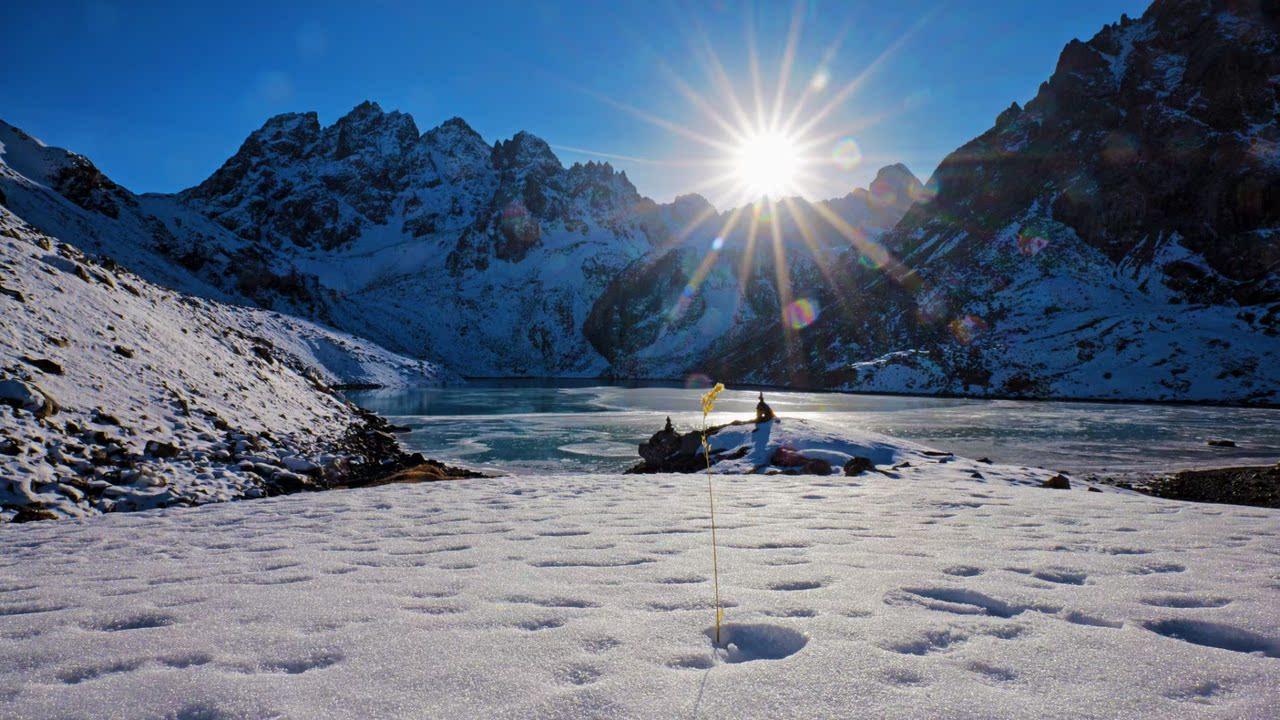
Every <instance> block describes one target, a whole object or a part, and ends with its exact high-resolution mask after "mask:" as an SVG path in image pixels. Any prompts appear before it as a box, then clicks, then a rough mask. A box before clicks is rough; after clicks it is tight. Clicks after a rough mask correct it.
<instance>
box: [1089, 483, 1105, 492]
mask: <svg viewBox="0 0 1280 720" xmlns="http://www.w3.org/2000/svg"><path fill="white" fill-rule="evenodd" d="M1089 492H1096V493H1100V492H1102V491H1101V490H1099V489H1098V488H1096V487H1094V486H1092V485H1090V486H1089Z"/></svg>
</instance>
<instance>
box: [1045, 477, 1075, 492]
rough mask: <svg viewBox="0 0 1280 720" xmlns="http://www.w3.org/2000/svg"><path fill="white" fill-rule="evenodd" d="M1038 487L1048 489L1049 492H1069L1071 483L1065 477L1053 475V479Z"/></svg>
mask: <svg viewBox="0 0 1280 720" xmlns="http://www.w3.org/2000/svg"><path fill="white" fill-rule="evenodd" d="M1040 487H1043V488H1049V489H1051V490H1070V489H1071V481H1070V480H1068V479H1067V476H1066V475H1054V476H1053V477H1051V478H1049V479H1048V480H1045V481H1044V482H1042V483H1040Z"/></svg>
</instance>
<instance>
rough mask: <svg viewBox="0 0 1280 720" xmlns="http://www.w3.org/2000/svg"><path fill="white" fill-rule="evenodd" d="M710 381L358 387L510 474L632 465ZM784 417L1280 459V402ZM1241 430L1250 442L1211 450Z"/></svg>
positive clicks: (1035, 456) (1083, 464) (1196, 456)
mask: <svg viewBox="0 0 1280 720" xmlns="http://www.w3.org/2000/svg"><path fill="white" fill-rule="evenodd" d="M701 392H702V390H701V389H696V388H693V389H690V388H685V387H681V386H677V385H667V386H664V385H655V384H646V385H644V386H642V387H635V386H608V385H602V384H600V381H597V380H591V381H583V382H557V383H554V384H550V383H548V382H547V381H545V380H538V381H474V382H472V383H471V384H469V385H466V386H459V387H449V388H413V389H407V390H404V389H401V390H385V391H384V390H373V391H361V392H353V393H349V396H350V397H351V399H352V400H353V401H355V402H357V403H358V404H360V405H362V406H364V407H366V408H369V409H371V410H374V411H376V412H379V413H381V414H383V415H384V416H386V417H388V418H389V419H390V420H392V421H393V422H395V423H397V424H401V425H407V426H409V427H411V428H412V431H411V432H409V433H407V434H405V435H403V436H401V437H402V440H403V441H404V444H405V445H406V446H407V447H408V448H410V449H411V450H416V451H419V452H422V453H423V454H424V455H427V456H428V457H434V458H438V459H441V460H445V461H454V462H458V463H463V464H466V465H470V466H475V467H489V468H495V469H496V468H501V469H503V470H505V471H508V472H546V471H553V472H610V471H621V470H624V469H626V468H627V467H629V466H631V465H632V464H633V463H634V462H636V461H637V460H638V459H639V458H638V455H637V453H636V445H637V444H639V443H641V442H643V441H645V440H647V439H648V437H649V436H650V435H652V434H653V433H654V432H656V431H657V430H659V429H660V428H661V427H662V424H663V421H664V420H665V418H666V416H668V415H670V416H671V419H672V421H673V422H675V424H676V427H677V428H678V429H681V430H688V429H691V428H693V427H695V426H696V425H697V424H699V423H700V422H701V415H700V411H699V408H698V396H699V394H700V393H701ZM756 392H757V391H756V390H729V391H726V392H725V393H724V394H723V395H722V396H721V400H720V402H719V403H718V404H717V406H716V412H715V413H714V414H713V416H712V422H713V423H714V422H725V421H727V420H731V419H736V418H744V417H748V416H750V415H751V414H752V413H754V409H755V403H756ZM765 397H766V399H767V400H768V402H769V404H770V405H771V406H772V407H773V409H774V411H775V412H777V413H778V414H779V415H782V416H792V417H813V418H821V419H825V420H828V421H835V422H839V423H848V425H849V427H852V428H860V429H865V430H872V431H875V432H880V433H884V434H887V435H892V436H895V437H899V438H904V439H908V440H914V441H917V442H922V443H926V444H929V445H933V446H935V447H937V448H939V449H943V450H950V451H952V452H955V453H959V454H961V455H966V456H969V457H974V458H978V457H989V458H991V459H992V460H994V461H996V462H1001V463H1010V464H1017V465H1031V466H1038V467H1045V468H1050V469H1054V470H1064V471H1068V472H1073V473H1084V472H1099V473H1114V474H1122V473H1130V472H1143V471H1152V470H1168V469H1176V468H1184V467H1197V466H1223V465H1246V464H1251V463H1270V462H1275V461H1276V460H1277V459H1280V410H1268V409H1247V408H1228V407H1212V406H1191V405H1148V404H1112V403H1086V402H1035V401H1015V400H970V399H951V398H922V397H901V396H887V395H849V394H842V393H820V392H789V391H784V390H767V391H766V394H765ZM1209 438H1230V439H1232V440H1234V441H1235V442H1236V443H1237V444H1238V447H1236V448H1219V447H1209V446H1208V445H1207V444H1206V441H1207V440H1208V439H1209Z"/></svg>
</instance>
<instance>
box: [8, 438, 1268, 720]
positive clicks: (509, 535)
mask: <svg viewBox="0 0 1280 720" xmlns="http://www.w3.org/2000/svg"><path fill="white" fill-rule="evenodd" d="M716 491H717V500H718V503H717V510H718V519H719V538H720V553H719V554H720V587H721V594H722V596H723V599H724V601H725V605H726V608H727V610H726V613H727V614H726V622H727V623H728V625H727V626H726V636H727V639H732V640H733V641H734V642H735V643H738V644H739V645H738V647H737V649H736V651H735V652H733V653H726V652H723V651H721V652H717V651H715V650H713V648H712V645H711V642H710V640H709V638H708V636H707V634H706V632H707V630H708V629H709V628H710V627H711V624H712V610H711V597H712V588H711V581H710V575H711V566H710V551H709V548H708V528H707V515H706V499H707V496H706V485H705V481H704V480H703V479H702V478H701V477H699V476H684V475H681V476H662V475H657V476H627V477H619V476H616V475H608V476H590V475H577V476H550V477H544V478H541V479H536V480H534V479H530V478H527V477H525V478H505V479H503V478H498V479H484V480H472V481H466V482H456V483H434V484H428V485H416V486H387V487H382V488H373V489H366V490H355V491H349V492H341V493H321V494H310V495H294V496H289V497H283V498H272V499H268V500H263V501H260V502H254V503H232V504H227V505H221V506H211V507H206V508H201V509H198V510H186V509H170V510H164V511H157V512H149V513H134V514H129V515H113V516H108V517H104V518H100V519H97V520H95V521H93V522H91V523H80V524H61V523H60V524H57V525H53V524H43V525H36V526H27V527H23V528H19V527H12V526H11V527H0V617H3V621H2V622H0V636H3V638H4V641H3V642H0V715H3V716H4V717H6V718H14V719H15V720H19V719H26V718H49V717H90V716H91V717H95V718H177V717H182V718H197V717H199V718H265V717H299V718H301V717H305V718H349V717H363V718H458V717H462V718H471V717H476V718H480V717H483V718H527V717H539V718H580V717H610V718H653V717H707V718H777V717H875V718H919V717H948V718H1036V719H1037V720H1051V719H1057V718H1062V719H1063V720H1066V719H1068V718H1069V719H1071V720H1078V719H1080V718H1116V717H1125V718H1161V719H1164V718H1224V719H1225V718H1231V719H1233V720H1238V719H1257V720H1263V719H1265V718H1270V717H1274V709H1275V701H1276V688H1277V687H1280V603H1277V592H1278V590H1277V585H1276V581H1277V579H1276V575H1275V563H1274V558H1275V556H1276V554H1277V553H1278V552H1280V539H1278V537H1277V534H1276V532H1277V526H1278V525H1280V513H1277V512H1276V511H1271V510H1260V509H1256V508H1244V507H1232V506H1217V505H1196V504H1190V503H1178V502H1170V501H1162V500H1156V499H1151V498H1146V497H1141V496H1136V495H1126V494H1119V493H1112V494H1098V493H1087V492H1060V491H1055V490H1040V489H1034V488H1024V487H1016V486H1010V485H1007V484H1004V483H994V482H982V481H977V480H974V479H971V478H968V477H967V476H965V475H964V474H956V473H951V472H949V470H948V466H947V465H936V464H935V465H933V466H930V467H929V468H928V469H927V470H921V471H920V473H919V474H918V475H916V476H914V477H912V478H900V479H890V478H885V477H881V476H877V475H869V476H866V477H861V478H812V477H801V478H793V477H764V476H743V477H735V478H730V477H720V478H717V480H716ZM753 654H754V655H757V656H759V655H763V656H765V657H766V658H768V657H776V656H783V657H778V658H777V659H756V660H750V661H747V662H731V660H741V659H742V658H743V656H751V655H753Z"/></svg>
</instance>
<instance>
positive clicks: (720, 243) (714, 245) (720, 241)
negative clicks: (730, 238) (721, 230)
mask: <svg viewBox="0 0 1280 720" xmlns="http://www.w3.org/2000/svg"><path fill="white" fill-rule="evenodd" d="M723 247H724V238H722V237H716V239H715V240H712V241H711V250H712V251H713V252H720V250H721V248H723Z"/></svg>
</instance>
